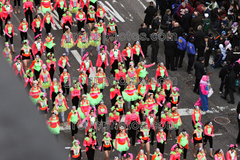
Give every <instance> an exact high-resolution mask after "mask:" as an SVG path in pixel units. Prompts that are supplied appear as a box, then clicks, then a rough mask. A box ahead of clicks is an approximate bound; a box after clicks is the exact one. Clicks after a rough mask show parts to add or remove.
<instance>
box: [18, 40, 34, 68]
mask: <svg viewBox="0 0 240 160" xmlns="http://www.w3.org/2000/svg"><path fill="white" fill-rule="evenodd" d="M20 55H21V56H22V61H23V67H24V71H26V70H27V68H28V64H29V62H30V58H32V59H34V56H33V53H32V48H31V47H30V46H29V41H28V40H24V44H23V46H22V48H21V51H20ZM30 68H31V66H30Z"/></svg>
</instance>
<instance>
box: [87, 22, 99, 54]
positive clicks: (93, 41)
mask: <svg viewBox="0 0 240 160" xmlns="http://www.w3.org/2000/svg"><path fill="white" fill-rule="evenodd" d="M89 44H90V45H91V48H90V55H91V56H93V54H92V51H93V49H94V47H95V48H96V50H97V54H99V53H100V45H101V34H100V33H99V32H98V27H97V25H95V26H94V27H93V30H92V31H91V36H90V40H89Z"/></svg>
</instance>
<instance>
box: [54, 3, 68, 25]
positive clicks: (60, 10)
mask: <svg viewBox="0 0 240 160" xmlns="http://www.w3.org/2000/svg"><path fill="white" fill-rule="evenodd" d="M56 7H57V13H58V20H59V22H61V20H62V15H63V14H64V8H67V4H66V1H65V0H57V1H56V3H55V5H54V7H53V9H52V11H54V9H55V8H56Z"/></svg>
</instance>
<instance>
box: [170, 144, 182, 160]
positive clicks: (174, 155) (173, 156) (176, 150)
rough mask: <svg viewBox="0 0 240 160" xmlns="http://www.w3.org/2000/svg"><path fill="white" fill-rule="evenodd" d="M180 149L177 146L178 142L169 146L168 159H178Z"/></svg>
mask: <svg viewBox="0 0 240 160" xmlns="http://www.w3.org/2000/svg"><path fill="white" fill-rule="evenodd" d="M181 153H182V150H181V149H180V148H179V146H178V144H175V145H173V146H172V148H171V152H170V159H169V160H180V157H181Z"/></svg>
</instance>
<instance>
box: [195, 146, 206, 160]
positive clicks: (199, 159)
mask: <svg viewBox="0 0 240 160" xmlns="http://www.w3.org/2000/svg"><path fill="white" fill-rule="evenodd" d="M204 159H207V157H206V153H205V152H204V150H203V149H202V148H199V152H198V154H197V159H196V160H204Z"/></svg>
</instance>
